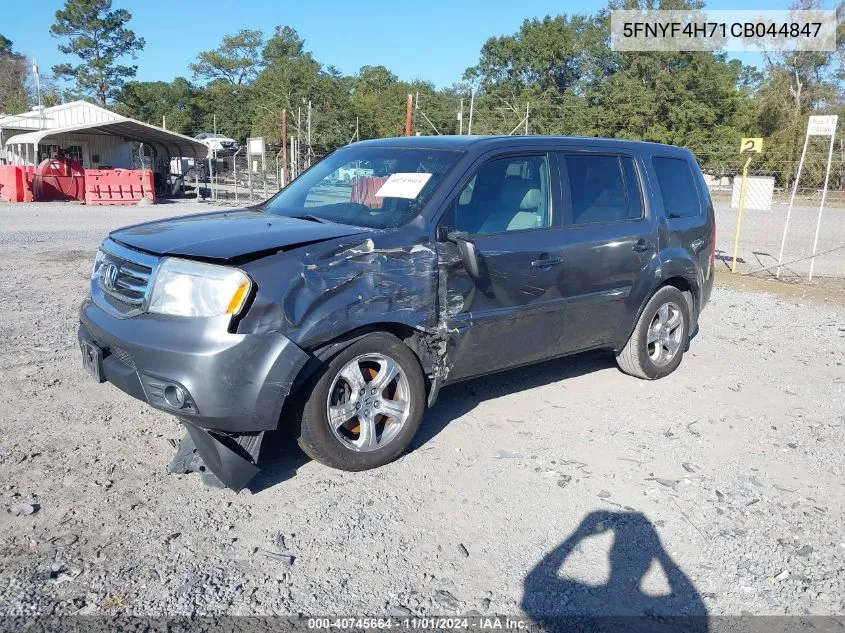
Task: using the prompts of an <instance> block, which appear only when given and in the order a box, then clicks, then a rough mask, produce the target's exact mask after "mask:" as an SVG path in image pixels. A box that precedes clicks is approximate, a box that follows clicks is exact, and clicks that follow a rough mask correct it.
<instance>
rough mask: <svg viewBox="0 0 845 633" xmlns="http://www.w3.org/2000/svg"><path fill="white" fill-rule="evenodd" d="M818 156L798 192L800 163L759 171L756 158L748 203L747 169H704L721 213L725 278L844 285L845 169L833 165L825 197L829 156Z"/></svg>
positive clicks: (719, 242) (719, 254)
mask: <svg viewBox="0 0 845 633" xmlns="http://www.w3.org/2000/svg"><path fill="white" fill-rule="evenodd" d="M826 149H827V148H825V150H826ZM811 150H812V151H811ZM811 150H808V153H807V156H806V158H805V161H804V165H803V167H802V170H801V177H800V180H799V182H798V186H797V187H796V186H795V175H796V173H797V171H798V164H797V163H798V161H797V160H796V161H795V163H794V164H793V163H789V164H783V165H780V166H775V167H774V168H772V166H765V167H759V168H758V167H755V165H754V162H755V158H752V161H751V163H750V165H749V169H748V177H747V182H746V183H745V192H744V196H743V192H742V189H743V176H742V166H731V167H725V166H719V165H708V164H707V163H706V162H702V171H703V172H704V174H705V179H706V180H707V185H708V187H709V189H710V193H711V196H712V198H713V203H714V206H715V208H716V258H717V261H718V263H719V265H720V266H721V267H722V269H723V270H735V272H736V273H739V274H750V275H755V276H761V277H763V276H770V277H779V278H781V279H789V280H809V279H817V278H834V279H845V161H843V160H842V159H841V157H840V158H839V159H838V160H834V161H833V163H832V165H831V171H830V177H829V181H828V188H827V192H826V193H825V187H824V180H825V172H826V167H827V158H828V156H827V151H822V150H821V148H815V149H812V148H811ZM743 160H744V158H743ZM743 198H744V199H743ZM741 201H742V203H743V204H742V207H743V208H742V213H741V216H740V213H739V207H740V202H741ZM822 203H824V206H823V207H822ZM790 204H791V210H790ZM737 228H739V232H737ZM737 234H738V238H737ZM734 260H735V262H734ZM779 264H780V265H779Z"/></svg>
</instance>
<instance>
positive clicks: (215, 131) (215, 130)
mask: <svg viewBox="0 0 845 633" xmlns="http://www.w3.org/2000/svg"><path fill="white" fill-rule="evenodd" d="M214 136H217V113H216V112H215V113H214Z"/></svg>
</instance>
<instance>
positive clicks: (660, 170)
mask: <svg viewBox="0 0 845 633" xmlns="http://www.w3.org/2000/svg"><path fill="white" fill-rule="evenodd" d="M652 164H653V165H654V171H655V173H657V184H658V185H659V186H660V195H661V196H662V197H663V209H664V210H665V211H666V217H667V218H691V217H695V216H697V215H699V214H700V213H701V202H700V200H699V199H698V189H697V187H696V184H695V179H694V178H693V175H692V171H691V170H690V166H689V163H688V162H687V161H685V160H684V159H682V158H662V157H656V158H654V159H653V160H652Z"/></svg>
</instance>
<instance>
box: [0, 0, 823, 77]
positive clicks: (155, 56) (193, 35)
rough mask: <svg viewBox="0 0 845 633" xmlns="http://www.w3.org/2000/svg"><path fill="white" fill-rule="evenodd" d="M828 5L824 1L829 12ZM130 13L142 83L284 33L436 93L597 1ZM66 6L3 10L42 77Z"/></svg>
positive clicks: (142, 0)
mask: <svg viewBox="0 0 845 633" xmlns="http://www.w3.org/2000/svg"><path fill="white" fill-rule="evenodd" d="M834 2H835V0H825V3H824V4H825V7H826V8H834ZM113 4H114V7H122V8H126V9H128V10H129V11H130V13H132V16H133V17H132V21H131V22H130V27H131V28H132V29H133V30H134V31H135V34H136V35H138V36H141V37H143V38H144V39H145V40H146V47H145V48H144V50H143V51H142V52H141V53H140V54H139V55H138V59H137V60H136V61H134V62H132V63H134V64H136V65H137V66H138V75H137V79H139V80H141V81H157V80H163V81H170V80H172V79H173V78H174V77H177V76H180V75H181V76H184V77H187V78H189V79H191V74H190V69H189V68H188V65H189V64H190V63H191V62H193V61H194V60H195V59H196V56H197V53H198V52H200V51H203V50H209V49H213V48H215V47H216V46H217V45H218V44H219V43H220V40H221V39H222V37H223V36H224V35H227V34H230V33H234V32H237V31H238V30H240V29H261V30H263V31H264V32H265V35H270V34H272V32H273V27H274V26H276V25H277V24H279V25H285V24H287V25H289V26H292V27H293V28H295V29H296V30H297V31H298V32H299V34H300V37H303V38H304V39H305V46H306V49H307V50H310V51H312V52H313V54H314V57H315V59H317V60H318V61H320V62H322V63H323V64H326V65H333V66H336V67H337V68H338V69H340V70H341V71H342V72H343V73H346V74H352V73H355V72H356V71H357V70H358V69H359V68H360V67H361V66H365V65H376V64H383V65H385V66H387V67H388V68H390V69H391V70H392V71H393V72H394V73H396V74H397V75H399V77H400V78H401V79H404V80H413V79H423V80H427V81H431V82H433V83H434V84H435V86H436V87H438V88H442V87H445V86H450V85H451V84H452V83H454V82H456V81H460V79H461V76H462V75H463V72H464V70H465V69H466V68H468V67H469V66H473V65H475V64H476V63H477V61H478V57H479V53H480V51H481V47H482V45H483V44H484V42H485V41H486V40H487V38H489V37H491V36H499V35H508V34H512V33H514V32H516V31H517V30H518V29H519V26H520V24H521V23H522V20H523V19H525V18H533V17H543V16H545V15H558V14H560V13H575V12H580V13H594V12H595V11H597V10H598V9H600V8H602V7H604V6H606V1H604V0H580V1H579V2H571V1H562V0H556V1H555V0H518V1H516V2H514V1H513V0H487V1H484V0H426V1H425V2H401V0H400V1H399V2H397V1H396V0H366V1H350V0H346V1H343V2H341V1H338V0H304V1H303V0H298V1H295V2H290V1H289V0H201V1H199V2H196V1H192V0H114V3H113ZM788 4H789V0H769V1H768V2H766V1H765V0H745V1H744V2H743V3H742V8H743V9H785V8H787V5H788ZM62 5H63V0H29V1H28V2H26V1H24V2H21V1H15V0H10V1H9V3H8V4H7V5H6V6H5V7H4V8H3V10H2V20H0V34H3V35H5V36H6V37H8V38H9V39H11V40H12V41H13V42H14V45H15V49H16V50H17V51H18V52H20V53H23V54H25V55H27V56H29V57H35V58H36V59H37V60H38V66H39V68H40V69H41V72H42V74H46V73H48V72H49V69H50V68H51V67H52V66H53V65H54V64H57V63H59V62H62V61H73V62H74V63H78V61H77V60H75V59H74V60H70V59H68V58H67V56H64V55H62V54H61V53H59V51H58V49H57V48H56V46H57V44H58V40H56V39H55V38H54V37H52V36H51V35H50V31H49V29H50V25H52V24H53V22H54V19H55V12H56V10H57V9H58V8H60V7H61V6H62ZM736 7H737V5H736V3H735V2H731V1H730V0H711V1H710V2H707V8H710V9H731V8H736ZM732 56H735V57H738V58H739V59H741V60H742V61H743V62H745V63H751V64H760V57H759V55H755V54H751V53H737V54H732Z"/></svg>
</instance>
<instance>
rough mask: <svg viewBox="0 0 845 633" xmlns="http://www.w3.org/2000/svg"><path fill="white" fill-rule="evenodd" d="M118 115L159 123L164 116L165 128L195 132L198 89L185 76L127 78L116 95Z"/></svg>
mask: <svg viewBox="0 0 845 633" xmlns="http://www.w3.org/2000/svg"><path fill="white" fill-rule="evenodd" d="M115 102H116V104H117V107H116V108H115V110H116V111H117V112H119V113H120V114H122V115H124V116H128V117H132V118H134V119H138V120H139V121H145V122H147V123H152V124H153V125H161V124H162V119H163V118H166V119H167V129H169V130H173V131H175V132H181V133H182V134H188V135H194V134H196V133H198V132H199V131H200V129H199V128H198V127H197V126H198V125H199V121H200V120H201V118H202V113H201V112H200V107H199V105H198V104H197V88H196V87H194V86H193V85H192V84H191V83H190V82H189V81H188V80H187V79H185V78H184V77H177V78H176V79H174V80H173V81H172V82H170V83H168V82H166V81H128V82H126V84H125V85H124V86H123V88H121V89H120V91H119V92H118V93H117V94H116V95H115Z"/></svg>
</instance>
